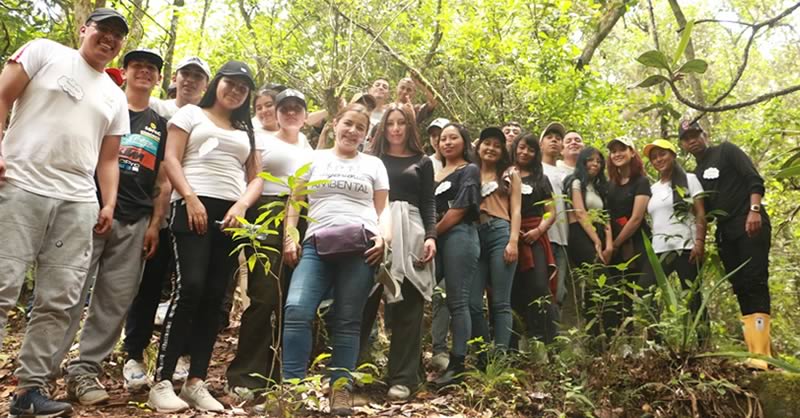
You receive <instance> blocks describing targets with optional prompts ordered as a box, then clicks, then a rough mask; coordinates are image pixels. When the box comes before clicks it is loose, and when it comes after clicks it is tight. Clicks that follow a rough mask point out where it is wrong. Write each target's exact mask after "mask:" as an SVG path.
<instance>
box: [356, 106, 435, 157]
mask: <svg viewBox="0 0 800 418" xmlns="http://www.w3.org/2000/svg"><path fill="white" fill-rule="evenodd" d="M393 112H400V113H401V114H402V115H403V117H404V118H405V119H406V138H405V139H406V149H407V150H409V151H411V152H412V153H414V154H417V155H423V154H425V152H424V151H423V150H422V145H420V143H419V135H418V134H417V128H416V126H414V115H409V114H408V113H407V112H406V111H405V109H403V108H402V107H401V106H398V105H397V104H396V103H392V104H390V105H389V107H388V108H387V109H386V111H385V112H383V116H382V117H381V121H380V123H379V124H378V128H377V132H376V134H375V137H374V138H373V139H372V141H371V142H370V146H369V150H367V153H368V154H372V155H375V156H377V157H383V156H384V155H385V154H386V150H387V149H388V148H389V145H388V140H387V139H386V123H387V121H388V120H389V115H391V114H392V113H393Z"/></svg>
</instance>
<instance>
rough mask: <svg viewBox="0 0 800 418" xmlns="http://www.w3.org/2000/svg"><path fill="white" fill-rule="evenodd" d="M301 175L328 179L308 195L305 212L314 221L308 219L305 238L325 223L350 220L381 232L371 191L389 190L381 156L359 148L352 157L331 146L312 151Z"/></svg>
mask: <svg viewBox="0 0 800 418" xmlns="http://www.w3.org/2000/svg"><path fill="white" fill-rule="evenodd" d="M304 179H305V180H308V181H316V180H328V183H326V184H323V185H319V186H316V187H313V188H312V190H313V191H312V192H311V193H310V194H309V195H308V202H309V211H308V216H310V217H311V218H312V219H314V220H315V221H316V222H311V223H309V225H308V230H307V231H306V238H309V237H311V236H313V235H314V233H315V232H316V231H318V230H320V229H323V228H326V227H330V226H339V225H353V224H358V225H364V228H366V229H367V230H368V231H370V232H372V233H373V234H375V235H378V234H380V231H379V230H378V213H377V212H376V211H375V201H374V193H375V191H377V190H389V176H388V174H387V173H386V167H385V166H384V165H383V161H381V160H380V158H378V157H375V156H372V155H368V154H363V153H360V152H359V153H358V155H356V156H355V157H354V158H339V157H337V156H336V154H334V152H333V150H330V149H326V150H318V151H314V153H313V162H312V164H311V169H310V170H309V171H308V172H307V173H306V175H305V176H304Z"/></svg>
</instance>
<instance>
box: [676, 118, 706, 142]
mask: <svg viewBox="0 0 800 418" xmlns="http://www.w3.org/2000/svg"><path fill="white" fill-rule="evenodd" d="M689 132H703V127H702V126H700V124H699V123H697V121H691V120H689V119H684V120H682V121H681V123H680V125H678V139H683V137H684V136H686V134H688V133H689Z"/></svg>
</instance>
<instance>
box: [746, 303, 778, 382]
mask: <svg viewBox="0 0 800 418" xmlns="http://www.w3.org/2000/svg"><path fill="white" fill-rule="evenodd" d="M769 319H770V318H769V315H767V314H764V313H754V314H750V315H745V316H743V317H742V323H743V324H744V342H745V343H746V344H747V351H749V352H751V353H753V354H761V355H765V356H768V357H772V349H771V347H770V345H771V339H770V336H769ZM745 365H746V366H747V367H750V368H753V369H760V370H767V369H768V368H769V365H768V364H767V362H766V361H764V360H759V359H753V358H750V359H747V361H745Z"/></svg>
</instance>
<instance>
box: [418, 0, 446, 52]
mask: <svg viewBox="0 0 800 418" xmlns="http://www.w3.org/2000/svg"><path fill="white" fill-rule="evenodd" d="M441 15H442V0H439V1H438V2H437V3H436V23H435V24H434V28H433V42H431V47H430V48H429V49H428V54H427V55H425V59H424V60H423V61H422V62H423V67H429V66H430V65H431V61H433V57H434V56H435V55H436V50H437V49H439V43H440V42H441V41H442V27H441V24H440V23H439V18H440V16H441Z"/></svg>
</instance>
